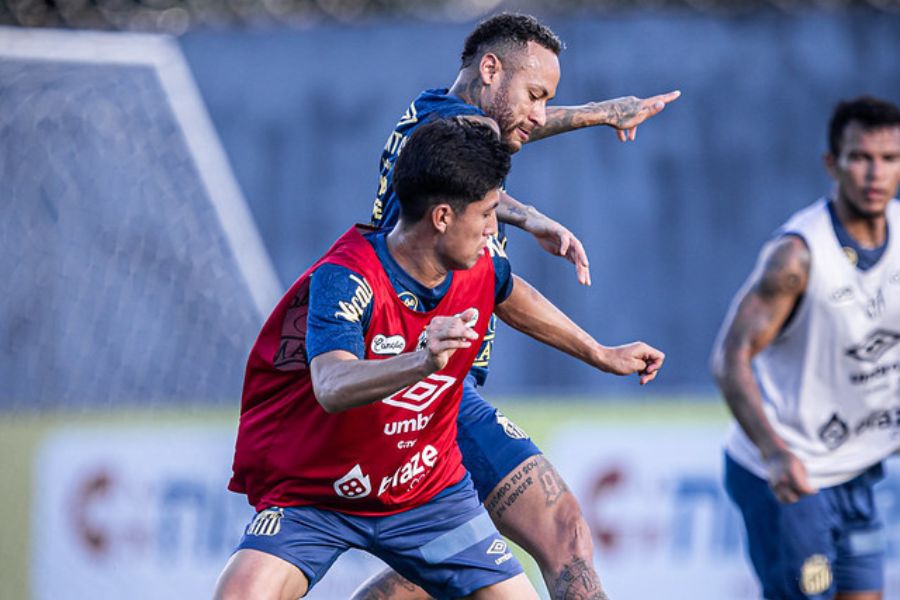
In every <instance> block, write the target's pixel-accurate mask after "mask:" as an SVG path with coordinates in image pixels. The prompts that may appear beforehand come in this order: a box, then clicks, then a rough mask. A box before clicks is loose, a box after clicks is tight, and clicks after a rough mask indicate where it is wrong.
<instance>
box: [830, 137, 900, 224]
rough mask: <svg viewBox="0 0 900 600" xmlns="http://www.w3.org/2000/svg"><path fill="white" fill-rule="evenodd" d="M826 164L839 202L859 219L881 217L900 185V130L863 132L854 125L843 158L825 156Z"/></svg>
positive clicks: (844, 144) (845, 141)
mask: <svg viewBox="0 0 900 600" xmlns="http://www.w3.org/2000/svg"><path fill="white" fill-rule="evenodd" d="M825 163H826V165H827V167H828V172H829V173H830V174H831V177H832V178H833V179H834V180H835V182H836V183H837V187H838V193H837V196H838V199H837V200H838V202H841V203H844V204H845V205H846V207H847V208H849V209H850V210H851V211H852V212H854V213H856V214H858V215H860V216H863V217H877V216H880V215H882V214H884V212H885V210H886V209H887V205H888V203H889V202H890V201H891V198H894V197H895V196H896V195H897V187H898V185H900V126H895V127H877V128H874V129H864V128H863V126H862V125H860V124H859V123H858V122H856V121H851V122H850V123H848V124H847V126H846V127H845V128H844V132H843V137H842V141H841V151H840V154H839V155H838V156H833V155H831V154H828V155H826V157H825Z"/></svg>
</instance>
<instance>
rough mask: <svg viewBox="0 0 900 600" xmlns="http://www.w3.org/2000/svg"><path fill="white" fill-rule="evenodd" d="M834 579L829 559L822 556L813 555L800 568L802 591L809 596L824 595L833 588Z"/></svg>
mask: <svg viewBox="0 0 900 600" xmlns="http://www.w3.org/2000/svg"><path fill="white" fill-rule="evenodd" d="M833 579H834V577H833V576H832V574H831V563H829V562H828V558H827V557H826V556H824V555H822V554H813V555H812V556H810V557H809V558H807V559H806V560H805V561H804V562H803V566H802V567H801V568H800V591H802V592H803V593H804V594H806V595H807V596H817V595H819V594H823V593H825V592H826V591H828V588H830V587H831V582H832V580H833Z"/></svg>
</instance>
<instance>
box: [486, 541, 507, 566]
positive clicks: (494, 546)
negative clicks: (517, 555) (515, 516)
mask: <svg viewBox="0 0 900 600" xmlns="http://www.w3.org/2000/svg"><path fill="white" fill-rule="evenodd" d="M485 554H488V555H499V557H498V558H495V559H494V564H498V565H499V564H502V563H505V562H506V561H508V560H509V559H511V558H512V552H509V546H508V545H507V543H506V542H504V541H503V540H499V539H497V540H494V541H493V542H492V543H491V545H490V547H489V548H488V549H487V551H486V552H485Z"/></svg>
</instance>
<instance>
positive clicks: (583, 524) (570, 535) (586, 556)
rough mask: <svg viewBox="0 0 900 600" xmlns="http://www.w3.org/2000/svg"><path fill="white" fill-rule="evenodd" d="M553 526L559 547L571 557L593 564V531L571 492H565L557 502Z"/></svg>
mask: <svg viewBox="0 0 900 600" xmlns="http://www.w3.org/2000/svg"><path fill="white" fill-rule="evenodd" d="M553 524H554V528H555V529H556V539H557V542H558V545H559V547H560V548H562V549H565V550H566V551H567V554H569V555H570V556H576V557H578V558H581V559H583V560H585V561H586V562H587V563H588V564H591V562H593V555H594V543H593V539H592V536H591V530H590V527H588V524H587V521H586V520H585V519H584V515H583V514H582V513H581V507H580V506H579V505H578V501H577V500H576V499H575V496H574V495H572V493H571V492H565V493H564V494H562V496H560V498H559V500H558V501H557V503H556V506H555V507H554V511H553Z"/></svg>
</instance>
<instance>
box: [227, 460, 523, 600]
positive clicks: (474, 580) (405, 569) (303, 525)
mask: <svg viewBox="0 0 900 600" xmlns="http://www.w3.org/2000/svg"><path fill="white" fill-rule="evenodd" d="M350 548H358V549H360V550H365V551H366V552H369V553H371V554H373V555H375V556H377V557H378V558H380V559H381V560H383V561H384V562H386V563H387V564H388V565H390V566H391V567H392V568H393V569H394V570H395V571H397V572H398V573H400V574H401V575H403V576H404V577H406V578H407V579H409V580H410V581H414V582H415V583H417V584H419V585H420V586H422V587H423V588H424V589H425V591H427V592H428V593H429V594H431V596H432V597H434V598H438V599H442V598H460V597H463V596H468V595H469V594H471V593H472V592H474V591H475V590H477V589H480V588H483V587H485V586H488V585H492V584H494V583H499V582H501V581H505V580H507V579H510V578H511V577H514V576H515V575H518V574H519V573H522V566H521V565H520V564H519V561H518V560H516V558H515V557H514V556H513V554H512V552H511V550H510V549H509V548H508V547H507V544H506V542H505V541H503V538H502V537H501V536H500V534H499V533H497V529H496V528H495V527H494V524H493V523H492V522H491V519H490V517H489V516H488V514H487V512H486V511H485V510H484V507H483V506H482V505H481V504H480V503H479V502H478V499H477V497H476V495H475V490H474V489H473V488H472V481H471V479H469V478H468V477H466V478H464V479H463V480H462V481H461V482H460V483H458V484H456V485H453V486H451V487H449V488H447V489H446V490H444V491H443V492H441V493H440V494H438V495H437V496H435V497H434V498H432V499H431V500H430V501H429V502H427V503H426V504H423V505H422V506H419V507H416V508H413V509H411V510H408V511H405V512H402V513H398V514H395V515H389V516H385V517H358V516H353V515H346V514H343V513H339V512H334V511H328V510H322V509H319V508H314V507H311V506H295V507H288V508H278V507H272V508H267V509H265V510H263V511H260V512H259V513H257V514H256V516H255V517H254V518H253V521H251V522H250V525H248V526H247V529H246V531H245V533H244V536H243V537H242V538H241V541H240V543H239V544H238V546H237V550H241V549H252V550H259V551H261V552H266V553H268V554H272V555H274V556H277V557H279V558H282V559H284V560H286V561H287V562H289V563H291V564H292V565H294V566H296V567H297V568H298V569H300V570H301V571H302V572H303V574H304V575H305V576H306V578H307V580H308V581H309V588H310V589H312V587H313V586H314V585H315V584H316V583H318V582H319V580H321V579H322V576H323V575H325V572H326V571H328V569H329V568H330V567H331V565H332V564H333V563H334V561H335V560H337V558H338V557H339V556H340V555H341V554H343V553H344V552H345V551H347V550H349V549H350Z"/></svg>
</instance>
